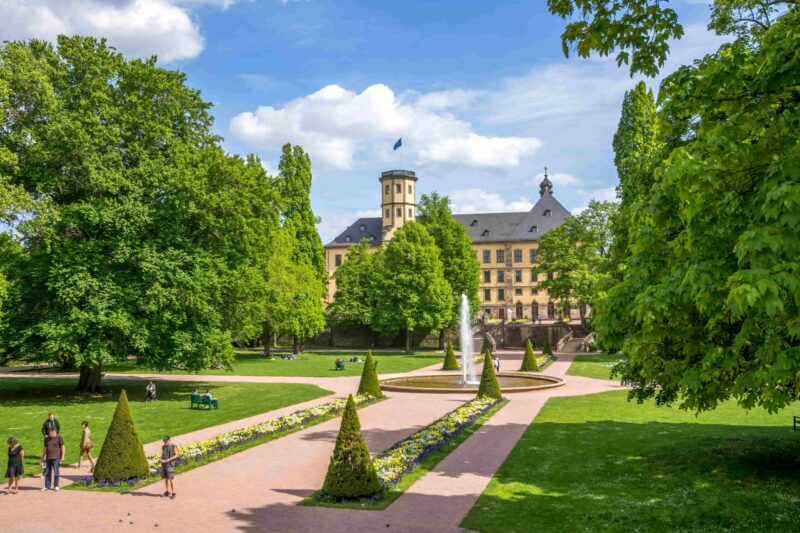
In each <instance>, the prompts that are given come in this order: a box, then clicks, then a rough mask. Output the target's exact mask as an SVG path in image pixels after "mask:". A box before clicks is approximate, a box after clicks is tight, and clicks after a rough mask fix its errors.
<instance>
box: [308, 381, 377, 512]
mask: <svg viewBox="0 0 800 533" xmlns="http://www.w3.org/2000/svg"><path fill="white" fill-rule="evenodd" d="M380 490H381V482H380V480H378V475H377V474H376V473H375V467H374V466H373V465H372V459H371V458H370V456H369V449H368V448H367V443H366V442H365V441H364V436H363V435H362V434H361V424H360V423H359V421H358V413H357V412H356V404H355V402H354V401H353V396H352V395H350V396H349V397H348V398H347V404H346V405H345V407H344V413H343V414H342V427H341V428H340V429H339V436H338V437H336V447H335V448H334V449H333V456H332V457H331V464H330V465H329V466H328V473H327V475H326V476H325V483H324V484H323V485H322V492H323V493H324V494H326V495H330V496H333V497H335V498H345V499H356V498H367V497H369V496H373V495H375V494H377V493H378V492H380Z"/></svg>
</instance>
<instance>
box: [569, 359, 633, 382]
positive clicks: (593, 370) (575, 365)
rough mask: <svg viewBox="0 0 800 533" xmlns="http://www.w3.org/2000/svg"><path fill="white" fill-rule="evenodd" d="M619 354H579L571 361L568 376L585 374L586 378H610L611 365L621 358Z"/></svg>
mask: <svg viewBox="0 0 800 533" xmlns="http://www.w3.org/2000/svg"><path fill="white" fill-rule="evenodd" d="M622 357H623V356H622V355H620V354H613V355H608V354H603V353H598V354H589V355H579V356H577V357H576V358H575V361H573V362H572V364H571V365H570V367H569V369H568V370H567V375H570V376H585V377H587V378H597V379H611V367H610V366H609V365H613V364H615V363H618V362H619V360H620V359H622Z"/></svg>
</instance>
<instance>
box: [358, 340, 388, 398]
mask: <svg viewBox="0 0 800 533" xmlns="http://www.w3.org/2000/svg"><path fill="white" fill-rule="evenodd" d="M358 394H369V395H370V396H373V397H375V398H383V391H382V390H381V384H380V382H379V381H378V362H377V361H376V360H375V358H374V357H372V351H369V352H367V359H366V360H365V361H364V370H362V371H361V382H360V383H359V384H358Z"/></svg>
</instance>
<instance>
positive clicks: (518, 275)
mask: <svg viewBox="0 0 800 533" xmlns="http://www.w3.org/2000/svg"><path fill="white" fill-rule="evenodd" d="M514 281H516V282H517V283H522V270H515V271H514Z"/></svg>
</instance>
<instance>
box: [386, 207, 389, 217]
mask: <svg viewBox="0 0 800 533" xmlns="http://www.w3.org/2000/svg"><path fill="white" fill-rule="evenodd" d="M386 218H389V210H388V209H387V210H386Z"/></svg>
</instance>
